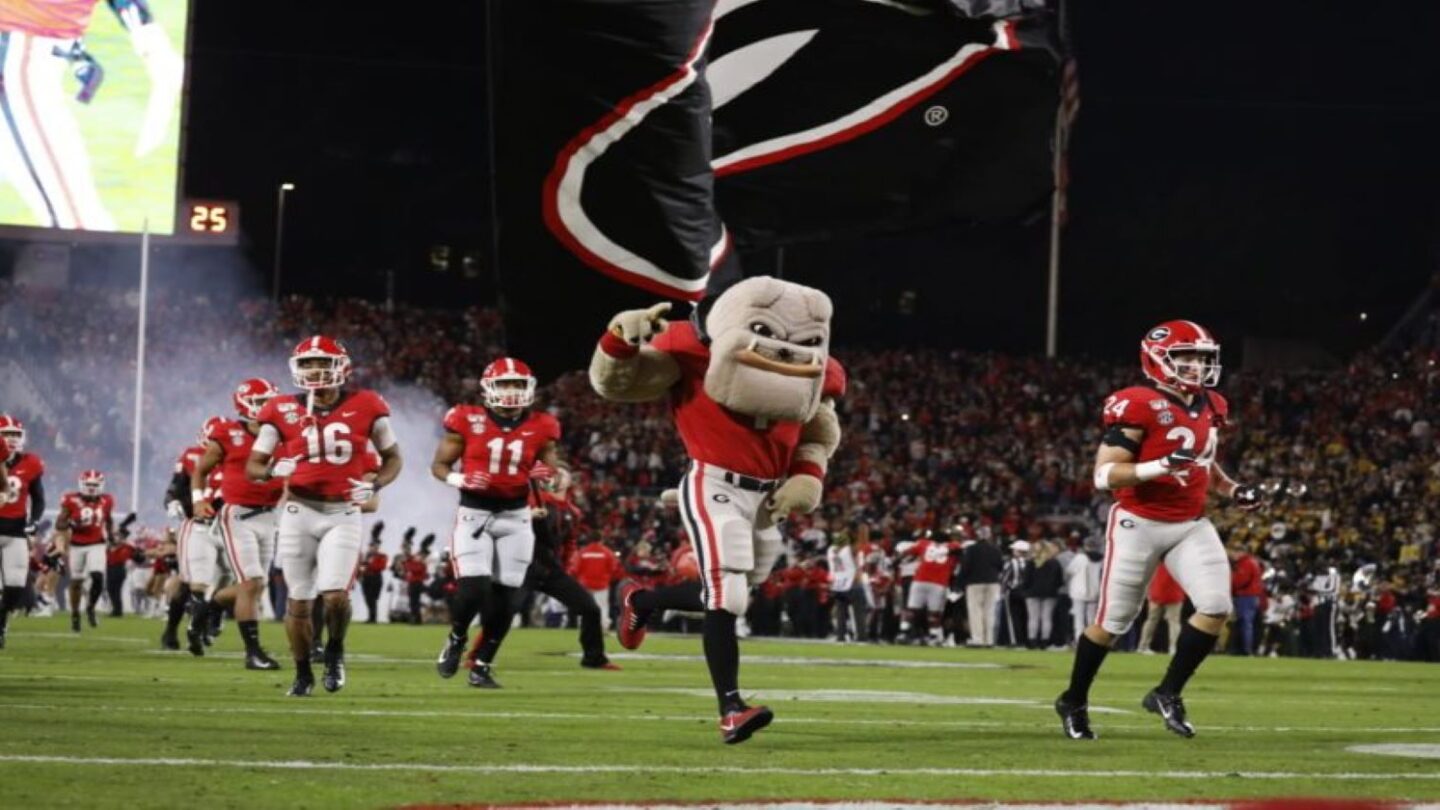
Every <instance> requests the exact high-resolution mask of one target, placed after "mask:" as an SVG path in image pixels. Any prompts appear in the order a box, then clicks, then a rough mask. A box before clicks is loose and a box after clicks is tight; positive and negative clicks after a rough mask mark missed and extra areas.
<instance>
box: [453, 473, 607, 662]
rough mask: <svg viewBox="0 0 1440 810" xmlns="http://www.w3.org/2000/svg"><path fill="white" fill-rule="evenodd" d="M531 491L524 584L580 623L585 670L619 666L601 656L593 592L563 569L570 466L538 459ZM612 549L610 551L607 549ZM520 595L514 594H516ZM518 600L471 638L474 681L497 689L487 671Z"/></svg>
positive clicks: (600, 617)
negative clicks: (531, 546) (531, 550)
mask: <svg viewBox="0 0 1440 810" xmlns="http://www.w3.org/2000/svg"><path fill="white" fill-rule="evenodd" d="M531 480H532V482H534V484H535V486H534V487H533V490H534V494H533V495H532V497H531V506H532V508H531V516H532V518H533V519H534V523H533V525H534V528H535V555H534V559H533V560H532V561H531V563H530V570H529V572H528V574H527V575H526V577H525V587H526V588H528V589H530V590H532V591H538V592H540V593H543V594H545V595H546V596H550V597H553V598H554V599H555V600H556V601H558V602H559V603H560V604H562V605H564V606H565V609H566V610H567V611H569V612H570V615H572V616H575V617H577V618H578V619H579V623H580V650H581V656H580V666H582V667H584V668H585V669H600V670H609V671H615V670H619V669H620V667H618V666H616V665H615V664H612V663H610V658H609V656H607V655H605V625H604V619H605V615H604V613H603V612H602V611H601V608H600V604H599V603H598V602H597V601H596V599H595V597H594V595H592V594H591V592H590V591H588V590H586V589H585V587H584V586H583V585H581V584H580V583H579V582H578V581H576V579H575V577H573V576H571V575H570V574H569V573H568V572H567V571H566V569H565V558H566V557H567V556H568V550H567V549H568V548H569V547H572V546H573V540H571V539H570V538H571V536H572V534H573V532H574V527H575V521H576V520H577V519H578V518H579V516H580V511H579V509H578V508H576V506H575V505H574V504H573V503H570V502H569V501H568V500H567V499H566V497H565V494H566V491H567V490H568V489H569V488H570V481H571V478H570V471H569V470H566V469H565V468H564V467H559V468H554V469H551V468H550V467H548V466H547V465H545V464H536V465H535V467H534V468H533V469H532V470H531ZM606 553H607V554H612V555H613V552H608V551H607V552H606ZM516 595H517V596H518V594H516ZM518 601H520V600H517V599H509V600H507V601H506V603H504V604H501V605H499V606H498V608H499V609H500V610H501V611H503V612H500V613H499V615H498V618H497V619H496V620H495V621H492V622H490V623H489V624H487V625H485V631H484V632H483V633H480V634H479V635H477V636H476V637H475V644H474V646H473V647H471V649H470V653H469V656H468V658H469V660H468V662H467V666H469V667H470V670H471V672H474V671H475V669H476V668H477V667H479V668H481V669H482V674H481V675H480V676H478V677H477V678H475V679H473V680H472V685H474V686H479V687H488V688H499V686H500V684H499V683H496V682H495V679H494V677H493V674H492V673H491V665H492V664H493V663H494V662H495V656H496V654H497V653H499V651H500V644H501V642H503V641H504V640H505V636H506V634H507V633H509V632H510V625H511V622H512V621H513V619H514V616H515V609H516V603H517V602H518Z"/></svg>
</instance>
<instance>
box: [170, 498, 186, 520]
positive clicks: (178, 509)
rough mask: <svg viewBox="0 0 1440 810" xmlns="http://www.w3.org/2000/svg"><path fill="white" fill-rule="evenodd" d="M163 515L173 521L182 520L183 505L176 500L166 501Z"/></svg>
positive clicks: (183, 514) (183, 517) (183, 516)
mask: <svg viewBox="0 0 1440 810" xmlns="http://www.w3.org/2000/svg"><path fill="white" fill-rule="evenodd" d="M165 514H167V515H169V516H170V517H171V518H172V519H174V520H184V519H185V504H183V503H181V502H179V501H178V500H169V501H166V502H165Z"/></svg>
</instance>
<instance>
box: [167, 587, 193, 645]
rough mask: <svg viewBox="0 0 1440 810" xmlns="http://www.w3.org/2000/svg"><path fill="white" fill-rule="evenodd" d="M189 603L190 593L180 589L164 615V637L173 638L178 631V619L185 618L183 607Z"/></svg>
mask: <svg viewBox="0 0 1440 810" xmlns="http://www.w3.org/2000/svg"><path fill="white" fill-rule="evenodd" d="M189 603H190V592H189V591H188V590H185V589H184V588H181V589H180V591H179V592H178V593H176V594H175V597H174V598H173V599H171V600H170V602H169V605H168V607H167V609H166V613H165V635H167V636H173V635H175V633H176V631H178V630H179V629H180V619H182V618H184V616H185V606H186V605H188V604H189Z"/></svg>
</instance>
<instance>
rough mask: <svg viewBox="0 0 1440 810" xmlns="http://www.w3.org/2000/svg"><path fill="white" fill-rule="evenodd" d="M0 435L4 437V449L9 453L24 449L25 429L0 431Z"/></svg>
mask: <svg viewBox="0 0 1440 810" xmlns="http://www.w3.org/2000/svg"><path fill="white" fill-rule="evenodd" d="M0 437H3V438H4V440H5V449H6V450H8V451H9V453H11V454H13V453H19V452H22V451H24V450H25V431H24V430H23V429H19V428H16V429H11V430H5V431H0Z"/></svg>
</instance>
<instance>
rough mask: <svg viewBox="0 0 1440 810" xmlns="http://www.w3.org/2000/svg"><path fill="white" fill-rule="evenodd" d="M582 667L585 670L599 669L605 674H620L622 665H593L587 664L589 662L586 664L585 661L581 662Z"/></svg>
mask: <svg viewBox="0 0 1440 810" xmlns="http://www.w3.org/2000/svg"><path fill="white" fill-rule="evenodd" d="M580 666H582V667H584V668H585V669H599V670H603V671H605V672H619V671H620V665H619V664H612V663H610V662H609V661H606V662H604V663H603V664H591V663H587V662H585V661H581V662H580Z"/></svg>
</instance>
